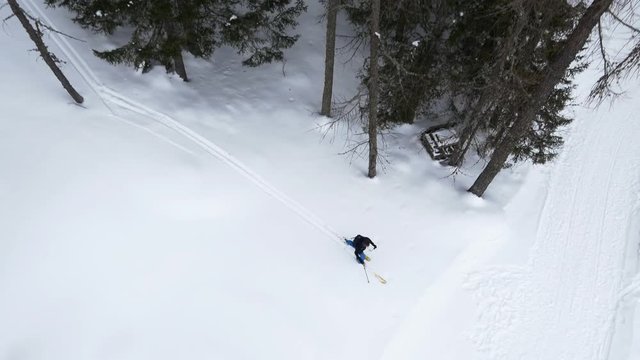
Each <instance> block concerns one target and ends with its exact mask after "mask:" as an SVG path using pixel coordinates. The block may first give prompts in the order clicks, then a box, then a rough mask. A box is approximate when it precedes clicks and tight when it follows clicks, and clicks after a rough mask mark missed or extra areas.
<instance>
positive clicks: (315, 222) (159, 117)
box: [24, 0, 369, 267]
mask: <svg viewBox="0 0 640 360" xmlns="http://www.w3.org/2000/svg"><path fill="white" fill-rule="evenodd" d="M24 5H25V7H26V8H27V9H28V10H29V11H31V12H34V13H37V14H38V16H39V17H40V18H42V19H44V20H45V21H46V22H47V23H48V24H50V25H51V26H53V22H52V21H51V20H50V19H49V17H48V16H47V15H46V13H45V12H44V11H42V9H41V8H40V7H39V6H38V5H37V4H35V2H34V0H26V1H25V2H24ZM50 36H51V39H52V40H53V41H54V42H55V44H56V45H57V46H58V48H59V49H60V50H61V51H62V52H63V53H64V54H65V56H66V57H67V59H68V60H69V62H70V63H71V64H72V66H73V67H74V68H75V69H76V71H77V72H78V73H79V74H80V76H82V78H83V79H84V81H85V82H86V83H87V85H89V87H90V88H91V89H92V90H93V91H94V92H95V94H96V95H97V96H98V98H99V99H100V100H101V101H102V102H103V103H104V105H105V106H106V107H107V108H108V109H109V111H111V113H112V114H113V115H114V116H115V117H116V118H118V119H120V120H122V121H125V122H127V123H129V124H131V125H134V126H136V127H141V128H143V129H144V130H145V131H148V132H150V133H152V134H153V135H155V136H157V137H159V138H161V139H162V140H163V141H165V142H168V143H170V144H172V145H174V146H177V147H179V148H180V149H182V150H183V151H187V152H189V153H192V152H191V151H190V150H188V149H185V148H184V147H182V146H180V145H178V144H177V143H175V142H173V141H171V140H170V139H168V138H166V137H165V136H163V135H161V134H159V133H157V132H154V131H153V130H152V129H149V128H148V127H144V126H141V125H139V124H135V123H133V122H132V121H130V120H127V119H124V118H122V117H121V116H118V115H117V114H116V112H115V110H114V109H113V105H116V106H119V107H121V108H124V109H126V110H129V111H131V112H134V113H137V114H139V115H142V116H144V117H146V118H148V119H151V120H152V121H154V122H157V123H159V124H161V125H163V126H164V127H166V128H168V129H170V130H171V131H173V132H175V133H177V134H179V135H181V136H182V137H184V138H186V139H188V141H190V142H192V143H194V144H195V145H197V146H198V147H200V148H201V149H202V150H204V151H206V152H207V153H208V154H210V155H212V156H213V157H215V158H217V159H218V160H220V161H222V162H223V163H225V164H226V165H228V166H229V167H231V168H232V169H234V170H235V171H236V172H238V173H239V174H240V175H241V176H243V177H244V178H245V179H247V180H249V181H250V182H251V183H253V184H254V185H255V186H257V187H258V188H260V189H261V190H262V191H264V192H265V193H267V194H268V195H270V196H271V197H273V198H274V199H276V200H277V201H279V202H280V203H282V204H283V205H285V206H286V207H287V208H289V209H290V210H291V211H293V212H294V213H295V214H296V215H298V216H299V217H301V218H302V219H303V220H305V221H306V222H307V223H309V224H310V225H312V226H313V227H315V228H316V229H318V230H320V231H322V232H323V233H324V234H325V235H327V236H328V237H330V238H332V239H333V240H334V241H336V242H337V243H338V244H340V245H341V246H342V247H343V248H344V249H347V250H348V247H347V245H346V244H345V243H344V241H343V240H342V239H343V238H342V237H341V236H340V235H339V234H338V232H336V231H335V230H333V229H332V228H331V227H330V226H329V225H327V224H326V223H324V222H323V221H322V220H321V219H320V218H318V217H317V216H316V215H314V214H313V213H312V212H311V211H309V210H307V209H306V208H305V207H304V206H302V205H301V204H299V203H298V202H296V201H295V200H293V199H292V198H290V197H289V196H287V195H286V194H284V193H283V192H282V191H280V190H278V189H276V188H275V187H274V186H272V185H271V184H269V183H268V182H267V181H266V180H264V179H263V178H262V177H260V176H259V175H258V174H256V173H255V172H253V171H252V170H251V169H249V167H247V166H246V165H244V164H243V163H242V162H241V161H240V160H238V159H236V158H235V157H233V156H232V155H231V154H229V153H228V152H226V151H225V150H223V149H222V148H220V147H219V146H217V145H216V144H215V143H213V142H212V141H210V140H208V139H206V138H205V137H203V136H202V135H200V134H198V133H197V132H195V131H193V130H191V129H190V128H188V127H187V126H185V125H183V124H181V123H180V122H178V121H177V120H175V119H173V118H172V117H171V116H169V115H167V114H164V113H161V112H159V111H156V110H153V109H151V108H149V107H148V106H146V105H143V104H141V103H139V102H137V101H135V100H133V99H131V98H129V97H127V96H125V95H123V94H120V93H119V92H117V91H115V90H113V89H111V88H109V87H107V86H105V85H104V84H103V83H102V82H101V81H100V80H99V79H98V77H97V76H96V75H95V73H94V72H93V71H92V70H91V68H90V67H89V65H88V64H87V63H86V62H85V61H84V60H83V59H82V57H81V56H80V55H79V54H78V53H77V51H76V50H75V49H74V48H73V46H71V44H70V43H69V41H68V40H67V39H66V38H65V37H64V36H62V35H60V34H58V33H51V34H50ZM368 267H369V266H368Z"/></svg>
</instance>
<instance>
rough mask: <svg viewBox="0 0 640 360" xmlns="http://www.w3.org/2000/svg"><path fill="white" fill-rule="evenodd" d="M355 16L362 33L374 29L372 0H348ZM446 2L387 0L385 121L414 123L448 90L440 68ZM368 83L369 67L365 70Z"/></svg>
mask: <svg viewBox="0 0 640 360" xmlns="http://www.w3.org/2000/svg"><path fill="white" fill-rule="evenodd" d="M345 8H346V11H347V13H348V15H349V20H350V21H351V22H352V23H353V24H354V26H355V28H356V37H357V39H359V40H363V41H364V40H366V39H367V34H368V31H369V30H368V27H369V24H368V21H369V3H368V1H357V0H354V1H350V2H347V4H346V6H345ZM446 8H447V6H446V1H445V2H430V1H418V0H409V1H385V2H383V3H382V11H381V19H380V33H381V36H380V53H381V59H380V80H379V81H380V101H379V104H378V119H379V122H380V125H381V126H383V127H384V126H389V125H393V124H398V123H412V122H413V121H414V119H415V117H416V115H417V113H418V112H419V111H420V109H422V108H426V107H428V105H429V104H430V102H431V101H432V100H434V99H436V98H437V97H438V96H439V95H440V94H441V90H442V88H443V87H442V84H443V78H442V77H441V76H440V73H439V72H438V70H437V69H438V68H439V65H438V63H439V62H440V61H441V60H440V59H441V55H442V54H441V50H442V49H441V47H440V45H441V44H442V41H441V38H442V36H443V34H444V32H445V31H446V27H447V15H446ZM361 78H362V79H363V83H365V84H366V83H367V79H368V72H367V70H366V68H365V69H364V72H363V74H362V76H361Z"/></svg>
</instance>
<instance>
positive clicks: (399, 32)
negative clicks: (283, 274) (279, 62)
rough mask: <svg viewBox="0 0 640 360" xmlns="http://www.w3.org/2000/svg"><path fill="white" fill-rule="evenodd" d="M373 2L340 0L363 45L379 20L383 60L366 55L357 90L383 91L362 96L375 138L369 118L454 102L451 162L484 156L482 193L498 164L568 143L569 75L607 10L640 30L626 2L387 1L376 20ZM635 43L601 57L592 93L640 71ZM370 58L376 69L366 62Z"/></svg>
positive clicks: (402, 118)
mask: <svg viewBox="0 0 640 360" xmlns="http://www.w3.org/2000/svg"><path fill="white" fill-rule="evenodd" d="M375 4H376V1H374V0H343V2H342V6H341V7H340V9H341V10H343V11H345V12H346V14H347V15H348V19H349V21H350V23H351V24H352V26H353V28H354V33H355V35H354V39H353V43H355V44H358V45H357V46H359V45H361V44H362V43H365V44H366V45H370V46H372V47H373V44H370V43H369V44H367V42H368V41H369V40H368V39H369V38H370V37H368V34H370V33H371V32H372V31H373V30H372V29H371V28H372V27H371V24H373V23H374V22H375V21H379V23H380V27H379V34H378V35H377V36H376V38H377V39H379V45H378V46H379V48H380V50H379V56H378V57H377V58H375V59H373V58H370V59H368V61H367V62H365V65H364V66H363V67H362V73H361V79H362V84H363V86H362V88H361V89H363V90H364V91H365V92H366V91H367V90H368V91H370V90H369V89H370V88H371V84H372V83H377V84H378V85H377V91H378V93H379V95H376V96H372V94H368V95H367V94H365V100H364V102H365V103H367V104H368V105H369V107H370V106H373V107H375V108H376V109H377V110H376V112H375V114H376V116H372V115H371V114H372V112H371V111H370V110H369V111H364V109H365V108H366V107H365V106H360V107H359V108H360V109H361V111H360V117H361V118H362V119H364V124H365V125H364V126H365V128H367V129H368V130H369V133H370V136H377V133H372V132H371V131H370V130H371V126H369V123H371V124H374V125H375V124H376V123H377V124H379V128H382V129H384V128H385V127H389V126H394V125H395V124H401V123H412V122H414V120H415V119H416V118H419V117H421V116H424V115H425V114H428V113H429V112H431V111H433V110H434V109H435V108H437V107H441V106H442V104H449V105H448V110H449V111H447V112H446V113H445V114H444V115H443V118H444V120H443V122H448V123H449V124H452V125H453V126H454V127H455V129H456V132H457V134H458V135H459V138H460V142H459V144H458V147H457V149H456V151H455V153H454V154H453V155H452V156H451V157H450V158H449V159H448V164H449V165H451V166H454V167H460V166H462V164H463V163H464V160H465V159H466V158H468V157H469V155H470V151H471V150H474V152H473V154H474V155H475V154H477V155H479V156H480V157H482V158H485V159H487V161H488V163H487V165H486V167H485V169H484V170H483V171H482V173H481V174H480V176H479V177H478V178H477V180H476V181H475V183H474V184H473V186H472V187H471V188H470V189H469V191H470V192H471V193H473V194H475V195H477V196H482V195H483V194H484V192H485V191H486V189H487V187H488V186H489V184H490V183H491V182H492V180H493V179H494V177H495V176H496V174H497V173H498V172H499V171H500V170H501V169H503V168H505V167H508V166H510V165H511V164H513V163H515V162H519V161H531V162H533V163H536V164H542V163H545V162H547V161H549V160H551V159H553V158H554V157H555V156H556V155H557V153H558V151H559V149H560V147H561V145H562V143H563V140H562V137H561V135H560V134H559V132H558V130H559V129H560V128H562V127H563V126H566V125H567V124H569V123H570V122H571V120H572V119H571V118H570V117H568V116H567V115H566V113H565V112H564V110H565V108H566V107H567V106H568V105H569V104H570V103H571V101H572V96H571V93H572V90H573V88H574V84H573V78H574V76H575V75H576V74H578V73H579V72H580V71H582V70H584V68H585V67H586V63H584V62H583V57H582V50H584V49H585V46H586V44H587V42H588V40H589V39H590V37H591V35H592V34H593V33H594V32H595V31H594V29H595V28H596V27H598V30H600V31H598V35H600V40H601V28H600V21H601V18H602V16H603V15H605V14H609V15H611V16H612V17H613V18H614V19H615V20H616V21H619V22H621V23H623V24H624V26H626V27H628V28H630V29H632V30H633V31H634V32H636V33H640V31H638V29H637V28H636V27H634V26H633V25H632V24H629V23H627V22H625V20H624V19H623V18H621V17H620V16H618V15H616V13H617V12H620V11H621V9H627V12H629V11H632V10H633V8H632V7H630V2H629V1H627V0H618V1H615V0H594V1H592V2H590V3H587V2H584V1H579V2H565V1H554V0H540V1H527V0H439V1H419V0H399V1H390V2H383V3H382V10H381V11H380V14H379V19H377V15H376V13H375V12H374V11H372V9H374V7H375ZM328 25H329V26H335V25H333V24H332V23H331V22H329V23H328ZM327 33H328V34H329V33H330V31H329V30H328V31H327ZM371 39H374V38H373V37H371ZM373 41H374V40H371V42H373ZM327 44H328V46H333V45H331V44H329V42H328V43H327ZM601 49H602V51H603V56H605V52H604V47H602V46H601ZM638 49H639V47H638V46H636V47H634V49H633V50H632V51H631V52H630V53H629V54H628V56H626V57H625V58H624V59H623V60H621V61H619V62H618V63H616V64H612V63H611V62H609V61H607V60H606V57H605V64H606V65H607V66H605V75H604V76H603V77H602V78H601V79H600V81H599V82H598V83H597V85H596V86H595V87H594V91H593V95H592V96H593V97H594V98H599V97H602V96H606V95H607V94H612V91H611V84H612V83H614V82H615V80H616V79H618V78H620V77H621V76H624V74H628V73H629V71H632V69H637V66H638V63H640V50H638ZM328 53H329V52H327V54H328ZM372 56H373V55H372ZM374 63H375V64H378V67H379V71H378V72H374V71H373V70H374V68H373V65H369V64H374ZM353 101H362V99H361V98H360V97H355V98H354V100H353ZM371 102H374V104H371ZM323 103H324V102H323ZM344 108H345V107H344V106H343V107H341V108H340V107H338V108H336V109H338V110H340V109H344ZM346 108H349V109H352V108H353V107H346ZM356 108H357V107H356ZM323 113H324V114H328V113H327V111H323ZM332 115H333V116H336V117H341V116H344V115H345V114H344V113H340V112H337V113H335V114H332ZM370 167H371V165H370ZM370 173H371V171H370Z"/></svg>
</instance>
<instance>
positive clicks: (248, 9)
mask: <svg viewBox="0 0 640 360" xmlns="http://www.w3.org/2000/svg"><path fill="white" fill-rule="evenodd" d="M46 2H47V4H49V5H55V6H64V7H67V8H69V9H70V10H71V11H72V12H73V13H74V14H75V18H74V21H76V22H77V23H79V24H80V25H82V26H84V27H87V28H90V29H92V30H94V31H98V32H103V33H106V34H112V33H113V32H114V31H115V30H116V29H119V28H125V29H129V28H130V29H131V37H130V39H129V41H128V42H127V43H126V44H124V45H122V46H120V47H117V48H115V49H113V50H106V51H98V50H95V51H94V52H95V54H96V55H97V56H98V57H100V58H102V59H104V60H106V61H108V62H110V63H126V64H131V65H133V66H135V67H136V68H139V69H141V70H142V71H143V72H147V71H149V70H150V69H151V68H152V67H153V66H154V65H156V64H161V65H164V66H165V67H166V69H167V70H168V71H171V70H172V69H173V68H174V66H175V59H176V57H178V56H181V54H182V51H187V52H189V53H191V54H192V55H193V56H195V57H201V58H209V57H211V56H212V55H213V52H214V50H215V49H216V48H218V47H220V46H223V45H230V46H232V47H235V48H237V49H238V51H239V53H241V54H242V55H245V56H248V57H247V59H246V60H244V62H243V63H244V64H245V65H249V66H258V65H260V64H263V63H266V62H271V61H277V60H282V57H283V50H284V49H286V48H289V47H291V46H292V45H293V44H294V43H295V41H296V40H297V38H298V36H297V35H288V34H287V30H289V29H290V28H293V27H295V26H296V25H297V23H296V18H297V16H298V15H300V13H302V12H303V11H305V9H306V7H305V5H304V3H303V2H302V0H226V1H221V0H135V1H132V0H46Z"/></svg>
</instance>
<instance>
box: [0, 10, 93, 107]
mask: <svg viewBox="0 0 640 360" xmlns="http://www.w3.org/2000/svg"><path fill="white" fill-rule="evenodd" d="M7 2H8V3H9V6H10V7H11V11H13V13H14V15H15V16H16V17H17V18H18V20H19V21H20V23H21V24H22V27H24V29H25V30H26V31H27V34H29V37H30V38H31V40H32V41H33V42H34V43H35V44H36V48H37V49H38V52H40V56H42V59H44V62H45V63H46V64H47V65H48V66H49V68H50V69H51V71H53V74H54V75H55V76H56V78H58V81H60V83H61V84H62V87H64V89H65V90H67V92H68V93H69V95H71V97H72V98H73V100H74V101H75V102H77V103H78V104H82V103H83V102H84V98H83V97H82V96H81V95H80V94H79V93H78V92H77V91H76V89H74V88H73V86H72V85H71V83H70V82H69V80H67V77H66V76H64V74H63V73H62V70H60V68H59V67H58V65H57V64H56V62H55V60H54V59H53V57H52V56H51V54H50V53H49V49H47V45H45V43H44V41H42V35H41V33H40V32H39V31H37V30H36V29H34V28H33V26H32V25H31V23H30V22H29V19H28V18H27V16H26V15H25V13H24V11H23V10H22V8H21V7H20V5H18V2H17V1H16V0H7Z"/></svg>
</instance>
